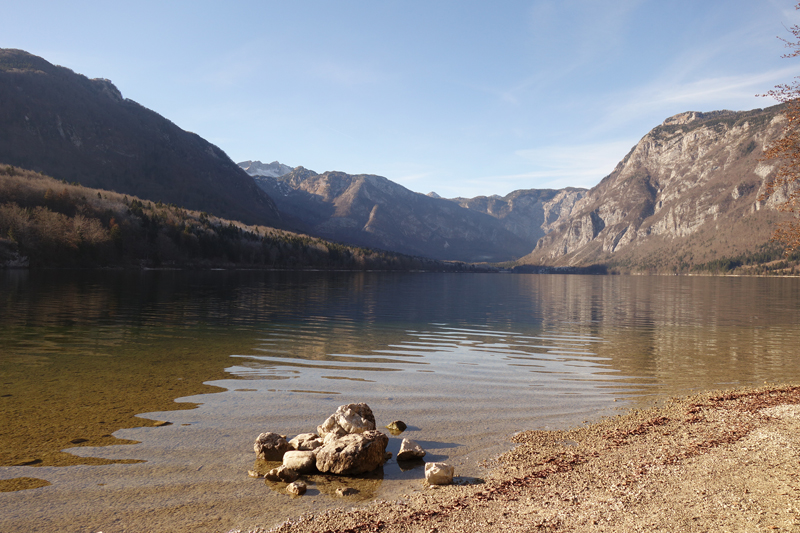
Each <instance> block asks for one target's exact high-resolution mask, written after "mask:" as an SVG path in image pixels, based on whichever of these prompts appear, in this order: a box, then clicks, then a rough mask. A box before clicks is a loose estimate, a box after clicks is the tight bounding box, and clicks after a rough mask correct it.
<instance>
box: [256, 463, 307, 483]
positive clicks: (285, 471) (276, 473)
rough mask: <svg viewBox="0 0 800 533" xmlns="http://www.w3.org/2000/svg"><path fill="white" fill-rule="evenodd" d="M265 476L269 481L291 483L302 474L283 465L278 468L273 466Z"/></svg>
mask: <svg viewBox="0 0 800 533" xmlns="http://www.w3.org/2000/svg"><path fill="white" fill-rule="evenodd" d="M264 477H265V478H266V480H267V481H283V482H284V483H291V482H292V481H294V480H296V479H297V478H298V477H300V476H299V474H298V473H297V472H295V471H294V470H292V469H291V468H287V467H286V465H281V466H279V467H278V468H273V469H272V470H270V471H269V472H267V473H266V474H265V475H264Z"/></svg>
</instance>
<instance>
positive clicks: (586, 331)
mask: <svg viewBox="0 0 800 533" xmlns="http://www.w3.org/2000/svg"><path fill="white" fill-rule="evenodd" d="M0 280H1V281H0V325H2V328H0V371H2V375H1V376H2V379H1V380H0V382H2V383H3V391H2V394H0V401H2V402H3V403H2V404H1V405H2V406H3V411H2V417H3V418H2V420H0V422H1V423H2V424H1V425H2V428H3V429H2V430H0V445H1V446H0V449H11V450H13V451H14V452H15V453H6V454H4V455H0V461H2V465H0V483H2V481H1V480H3V479H5V480H8V479H12V478H20V477H30V478H37V479H41V480H46V481H47V482H49V483H51V484H50V485H49V486H46V487H41V488H35V489H30V490H18V491H14V492H2V493H0V530H34V529H35V530H38V531H104V532H106V533H108V532H110V531H141V530H148V531H158V530H163V531H180V530H186V531H190V530H210V531H214V530H219V531H227V530H229V529H232V528H235V527H247V526H255V525H264V526H269V525H274V524H276V523H279V522H280V521H282V520H283V519H285V518H287V517H290V516H293V515H296V514H299V513H301V512H306V511H316V510H319V509H324V508H327V507H330V506H334V505H343V504H344V505H350V504H354V503H357V502H363V501H369V500H371V499H375V498H379V499H396V498H400V497H402V494H403V493H407V492H410V491H413V490H420V489H421V483H420V479H421V478H422V477H423V475H422V465H421V464H418V465H416V466H413V467H412V468H410V469H409V470H405V471H404V470H402V469H401V468H400V465H398V464H397V462H396V461H395V460H391V461H389V462H388V463H387V464H386V465H385V466H384V468H383V469H382V471H379V472H377V473H376V474H375V475H373V476H371V477H369V478H368V479H360V480H346V479H345V480H341V479H337V478H323V477H321V476H320V477H316V478H314V479H312V484H311V485H310V490H309V493H308V494H307V495H306V496H304V497H302V498H296V499H292V498H290V497H289V496H288V495H285V494H283V493H282V492H281V488H282V487H280V486H278V485H272V486H268V485H265V484H264V483H263V481H258V480H252V479H249V478H248V477H247V475H246V472H247V470H248V469H251V468H253V459H254V454H253V452H252V442H253V440H254V439H255V437H256V436H257V435H258V433H260V432H262V431H276V432H280V433H285V434H287V435H293V434H296V433H300V432H307V431H313V430H314V428H315V426H316V425H317V424H319V423H321V422H322V421H323V420H324V419H325V418H326V417H327V415H328V414H330V413H331V412H333V411H334V410H335V408H336V407H337V406H338V405H341V404H344V403H350V402H356V401H365V402H367V403H368V404H369V405H370V406H371V407H372V409H373V411H374V412H375V414H376V418H377V420H378V424H379V425H381V426H382V425H385V424H387V423H389V422H390V421H392V420H395V419H401V420H404V421H405V422H406V423H408V424H409V426H410V427H409V430H407V431H406V433H404V434H403V435H402V436H408V437H410V438H413V439H414V440H416V441H417V442H419V443H420V444H421V445H422V446H423V447H424V448H426V449H427V450H428V456H427V457H426V460H446V461H448V462H450V463H453V464H455V465H456V473H457V475H460V476H461V478H462V479H463V480H470V479H471V478H474V477H479V476H481V475H483V474H484V473H485V472H486V469H485V468H484V467H483V466H482V462H483V461H485V460H488V459H491V458H492V457H494V456H496V455H497V454H498V453H500V452H502V451H503V450H505V449H508V447H509V441H508V438H509V437H510V436H511V435H512V434H513V433H514V432H515V431H519V430H523V429H536V428H564V427H568V426H572V425H576V424H580V423H583V422H584V421H589V420H594V419H597V418H598V417H600V416H603V415H609V414H614V413H615V412H618V410H619V409H622V408H629V407H630V406H633V405H637V406H638V405H643V404H648V403H652V402H654V401H658V399H660V398H664V397H668V396H671V395H678V394H685V393H687V392H692V391H695V390H701V389H708V388H720V387H730V386H737V385H753V384H761V383H763V382H764V381H769V382H783V381H800V379H798V378H800V365H798V364H797V363H798V356H800V348H798V347H800V280H798V279H786V278H781V279H758V278H683V277H595V276H556V275H544V276H542V275H504V274H429V273H402V274H400V273H397V274H393V273H263V272H195V273H192V272H143V273H138V272H137V273H121V272H100V273H97V272H72V273H63V272H43V273H41V272H40V273H26V272H9V273H4V274H0ZM174 402H178V404H176V403H174ZM181 406H183V407H189V408H190V409H188V410H177V411H176V410H171V409H174V408H176V407H181ZM195 406H196V407H195ZM191 407H194V408H191ZM133 414H138V415H140V417H142V418H144V419H146V420H142V421H141V422H142V423H146V424H148V425H151V426H152V425H153V423H154V422H153V421H162V422H169V423H170V425H165V426H161V427H139V428H135V427H132V426H136V425H139V424H138V423H137V422H136V419H134V418H132V416H131V415H133ZM120 428H126V429H120ZM112 434H113V435H112ZM118 439H127V440H128V441H138V442H139V443H138V444H120V443H121V442H122V441H120V440H118ZM75 440H83V442H78V444H77V445H75V444H72V443H71V441H75ZM399 444H400V438H399V437H392V438H391V439H390V446H389V449H390V451H392V452H395V453H396V452H397V449H398V448H399ZM60 450H66V452H61V451H60ZM37 461H38V462H37ZM121 461H125V462H131V461H139V462H137V463H135V464H124V463H121ZM82 462H83V463H95V464H80V463H82ZM99 462H100V463H109V464H96V463H99ZM23 463H28V464H29V465H28V466H9V465H20V464H23ZM340 483H352V484H355V486H356V487H357V488H358V489H359V490H360V493H359V495H358V496H356V497H351V498H348V499H347V500H341V499H336V498H335V497H334V496H332V495H331V494H332V493H333V491H334V490H335V488H336V486H338V484H340Z"/></svg>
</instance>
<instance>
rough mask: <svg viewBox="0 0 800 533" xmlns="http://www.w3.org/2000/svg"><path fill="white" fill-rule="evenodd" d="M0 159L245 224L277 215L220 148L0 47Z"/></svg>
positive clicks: (93, 82)
mask: <svg viewBox="0 0 800 533" xmlns="http://www.w3.org/2000/svg"><path fill="white" fill-rule="evenodd" d="M0 102H2V105H0V161H2V162H3V163H6V164H11V165H14V166H17V167H21V168H26V169H31V170H34V171H37V172H43V173H45V174H48V175H50V176H53V177H55V178H57V179H60V180H66V181H67V182H78V183H80V184H82V185H84V186H87V187H97V188H102V189H110V190H115V191H117V192H120V193H125V194H131V195H136V196H139V197H142V198H148V199H150V200H152V201H155V202H159V201H160V202H163V203H166V204H170V203H171V204H176V205H179V206H181V207H186V208H189V209H196V210H199V211H207V212H209V213H212V214H215V215H218V216H222V217H226V218H231V219H236V220H241V221H243V222H246V223H251V224H265V225H270V226H277V225H280V224H281V218H280V215H279V213H278V210H277V208H276V206H275V204H274V203H273V202H272V200H271V199H270V198H269V196H268V195H267V194H265V193H264V192H263V191H262V190H261V189H260V188H259V187H257V186H256V184H255V182H254V181H253V179H252V178H251V177H250V176H249V175H248V174H247V173H246V172H245V171H244V170H242V169H241V168H239V166H238V165H236V164H235V163H234V162H233V161H231V160H230V158H229V157H228V156H227V155H226V154H225V153H224V152H223V151H222V150H220V149H219V148H218V147H216V146H214V145H213V144H210V143H209V142H207V141H205V140H204V139H202V138H201V137H200V136H198V135H195V134H194V133H189V132H187V131H184V130H182V129H181V128H179V127H178V126H176V125H175V124H173V123H172V122H170V121H169V120H167V119H165V118H164V117H162V116H160V115H158V114H157V113H155V112H153V111H151V110H149V109H146V108H145V107H142V106H141V105H139V104H137V103H136V102H134V101H132V100H128V99H126V98H123V97H122V94H121V93H120V91H119V90H118V89H117V88H116V87H115V86H114V84H113V83H111V82H110V81H109V80H105V79H89V78H87V77H85V76H82V75H80V74H76V73H75V72H73V71H72V70H70V69H68V68H64V67H59V66H54V65H52V64H50V63H48V62H47V61H45V60H44V59H42V58H40V57H37V56H34V55H31V54H29V53H27V52H24V51H21V50H9V49H0Z"/></svg>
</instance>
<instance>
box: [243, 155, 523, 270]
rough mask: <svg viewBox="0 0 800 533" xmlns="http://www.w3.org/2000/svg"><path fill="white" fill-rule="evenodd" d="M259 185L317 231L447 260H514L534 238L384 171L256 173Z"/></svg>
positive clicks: (289, 213) (334, 237)
mask: <svg viewBox="0 0 800 533" xmlns="http://www.w3.org/2000/svg"><path fill="white" fill-rule="evenodd" d="M255 180H256V183H258V185H259V186H260V187H261V188H262V189H264V190H265V191H266V192H267V193H268V194H269V195H270V196H271V197H272V198H274V199H275V202H276V203H277V205H278V208H279V209H280V211H281V212H282V213H286V214H287V218H288V216H294V217H296V218H297V219H299V220H300V221H302V223H303V224H304V225H305V226H306V227H307V231H308V232H309V233H311V234H313V235H318V236H320V237H325V238H328V239H332V240H336V241H341V242H347V243H351V244H356V245H359V246H370V247H375V248H381V249H385V250H392V251H397V252H401V253H406V254H412V255H420V256H424V257H431V258H436V259H444V260H459V261H489V262H498V261H508V260H512V259H515V258H518V257H521V256H523V255H525V254H526V253H528V252H529V251H530V250H531V248H532V247H533V245H534V241H531V240H528V239H525V238H523V237H520V236H518V235H515V234H514V233H512V232H510V231H508V230H507V229H506V228H505V227H503V224H502V223H501V222H500V221H499V220H498V219H496V218H494V217H492V216H489V215H487V214H485V213H479V212H476V211H474V210H470V209H464V208H462V207H461V206H459V205H457V204H456V203H454V202H452V201H450V200H445V199H441V198H434V197H431V196H426V195H424V194H419V193H416V192H412V191H410V190H408V189H406V188H405V187H403V186H401V185H398V184H396V183H394V182H392V181H390V180H388V179H386V178H384V177H381V176H374V175H366V174H360V175H350V174H345V173H344V172H325V173H323V174H317V173H316V172H313V171H311V170H307V169H305V168H303V167H297V168H295V169H294V170H293V171H292V172H290V173H289V174H286V175H284V176H281V177H278V178H273V177H262V176H259V177H256V178H255Z"/></svg>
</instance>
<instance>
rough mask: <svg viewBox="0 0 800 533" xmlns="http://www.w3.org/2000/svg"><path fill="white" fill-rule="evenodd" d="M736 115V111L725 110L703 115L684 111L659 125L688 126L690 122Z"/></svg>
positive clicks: (697, 112)
mask: <svg viewBox="0 0 800 533" xmlns="http://www.w3.org/2000/svg"><path fill="white" fill-rule="evenodd" d="M735 115H736V111H729V110H727V109H723V110H720V111H709V112H706V113H703V112H701V111H685V112H683V113H678V114H677V115H673V116H671V117H669V118H667V119H666V120H664V122H663V123H662V124H661V125H662V126H679V125H683V124H689V123H691V122H695V121H698V120H707V119H714V118H723V117H732V116H735Z"/></svg>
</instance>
